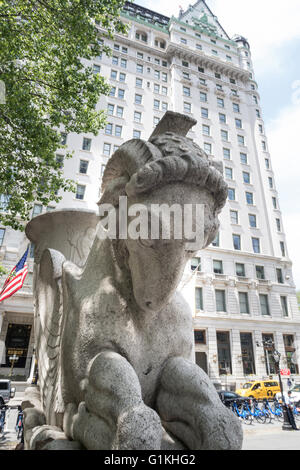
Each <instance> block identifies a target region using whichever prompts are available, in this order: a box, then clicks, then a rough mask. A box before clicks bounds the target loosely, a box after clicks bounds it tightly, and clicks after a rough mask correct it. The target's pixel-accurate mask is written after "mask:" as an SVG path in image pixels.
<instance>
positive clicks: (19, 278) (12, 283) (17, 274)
mask: <svg viewBox="0 0 300 470" xmlns="http://www.w3.org/2000/svg"><path fill="white" fill-rule="evenodd" d="M28 251H29V246H28V248H27V250H26V251H25V253H24V255H23V256H22V258H21V259H20V261H19V262H18V263H17V264H16V266H15V267H14V268H13V269H12V270H11V272H10V275H9V276H8V278H7V279H6V281H5V283H4V286H3V288H2V291H1V292H0V302H1V301H2V300H5V299H7V298H8V297H10V296H11V295H13V294H14V293H15V292H17V290H19V289H21V287H22V286H23V284H24V281H25V278H26V276H27V273H28V267H27V264H25V263H26V259H27V256H28Z"/></svg>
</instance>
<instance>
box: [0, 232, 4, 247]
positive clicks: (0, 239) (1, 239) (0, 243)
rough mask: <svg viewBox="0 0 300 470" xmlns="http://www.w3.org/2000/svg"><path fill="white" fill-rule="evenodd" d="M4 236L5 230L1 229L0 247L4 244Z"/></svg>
mask: <svg viewBox="0 0 300 470" xmlns="http://www.w3.org/2000/svg"><path fill="white" fill-rule="evenodd" d="M4 236H5V228H0V246H2V244H3V240H4Z"/></svg>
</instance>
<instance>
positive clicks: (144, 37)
mask: <svg viewBox="0 0 300 470" xmlns="http://www.w3.org/2000/svg"><path fill="white" fill-rule="evenodd" d="M135 39H137V40H138V41H142V42H148V35H147V33H145V31H136V33H135Z"/></svg>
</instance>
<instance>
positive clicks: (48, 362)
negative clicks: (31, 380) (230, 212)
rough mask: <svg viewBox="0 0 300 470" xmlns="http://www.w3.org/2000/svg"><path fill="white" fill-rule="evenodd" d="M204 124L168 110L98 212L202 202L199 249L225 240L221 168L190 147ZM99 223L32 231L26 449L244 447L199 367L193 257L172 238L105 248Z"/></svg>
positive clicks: (112, 171)
mask: <svg viewBox="0 0 300 470" xmlns="http://www.w3.org/2000/svg"><path fill="white" fill-rule="evenodd" d="M195 124H196V121H195V120H193V119H190V118H188V117H186V116H183V115H180V114H177V113H172V112H167V113H166V115H165V116H164V118H163V119H162V120H161V121H160V123H159V124H158V126H157V127H156V129H155V131H154V132H153V134H152V136H151V137H150V139H149V141H148V142H145V141H142V140H139V139H134V140H131V141H129V142H126V143H125V144H123V145H122V146H121V147H120V148H119V149H118V150H117V151H116V152H115V153H114V155H113V156H112V157H111V159H110V160H109V162H108V164H107V166H106V169H105V173H104V176H103V184H102V197H101V200H100V202H99V204H100V207H101V205H103V204H110V205H111V206H112V207H113V208H114V209H115V210H116V213H118V211H119V201H120V197H125V196H126V197H127V204H128V207H129V208H130V207H132V205H133V204H140V205H143V206H144V207H145V206H146V207H150V205H153V204H162V203H164V204H167V205H168V206H169V207H170V206H172V204H180V205H181V206H184V205H188V204H195V203H197V204H202V205H204V236H203V242H202V245H201V246H200V247H197V249H196V248H195V249H194V250H195V251H198V249H200V248H204V247H206V246H208V245H209V244H210V243H211V242H212V240H213V239H214V238H215V236H216V233H217V230H218V227H219V222H218V214H219V212H220V211H221V209H222V207H223V206H224V204H225V201H226V197H227V186H226V184H225V182H224V180H223V177H222V174H221V171H222V170H221V165H220V164H219V163H218V162H214V161H213V160H210V159H209V158H208V156H207V155H206V154H205V153H204V152H203V151H202V150H201V149H200V148H199V147H198V146H197V145H196V144H195V143H193V142H192V141H191V140H190V139H188V138H187V137H186V134H187V132H188V131H189V129H190V128H191V127H192V126H193V125H195ZM100 219H101V217H100V218H99V219H97V218H96V216H94V215H93V214H89V213H85V212H81V211H67V210H66V211H58V212H54V213H51V214H46V215H43V216H38V217H36V218H34V219H33V220H32V221H31V222H30V223H29V224H28V226H27V228H26V234H27V236H28V238H29V239H30V240H32V241H34V243H35V244H36V246H37V251H36V257H35V277H34V292H35V334H36V353H37V359H38V364H39V384H38V385H39V388H36V387H31V388H29V389H28V390H27V397H26V400H25V402H24V403H23V408H24V409H25V446H26V448H29V449H40V448H43V449H57V448H67V449H70V448H72V449H79V448H85V449H105V450H108V449H116V450H121V449H122V450H124V449H127V450H141V449H148V450H150V449H151V450H152V449H193V450H194V449H239V448H241V445H242V431H241V427H240V424H239V422H238V420H237V419H236V418H235V417H234V415H233V413H232V412H231V411H230V410H228V409H227V408H226V407H225V406H224V405H223V404H222V402H221V401H220V399H219V397H218V394H217V392H216V390H215V388H214V386H213V385H212V383H211V382H210V380H209V378H208V376H207V375H206V374H205V373H204V371H203V370H202V369H200V368H199V367H198V366H197V365H196V364H194V363H193V341H194V337H193V327H192V315H191V312H190V310H189V307H188V305H187V304H186V302H185V301H184V299H183V298H182V296H181V295H180V293H179V292H177V286H178V283H179V281H180V279H181V276H182V273H183V270H184V267H185V265H186V263H187V262H188V260H189V259H190V258H191V257H193V256H195V254H194V251H191V250H188V251H187V249H186V246H187V245H186V240H184V239H176V238H175V237H174V233H173V231H172V234H171V237H170V239H169V240H166V239H163V238H159V239H155V240H151V239H150V240H149V239H147V240H146V239H142V238H139V239H132V238H130V237H129V238H127V239H126V238H124V239H123V238H120V232H117V237H116V239H110V238H108V237H106V238H104V237H103V236H102V235H103V230H104V229H103V220H100ZM102 219H103V217H102ZM129 219H130V217H129ZM129 219H128V220H129ZM59 221H64V222H63V223H60V222H59ZM97 222H99V223H98V225H97ZM127 222H128V221H127ZM193 222H194V226H197V220H194V221H193ZM56 228H57V230H58V231H59V237H58V236H56V237H55V235H53V232H55V230H56ZM118 229H119V230H120V227H118ZM76 230H77V232H79V231H80V232H81V233H82V234H83V236H86V237H87V243H90V241H91V233H95V237H94V240H93V242H92V245H91V247H90V250H89V252H88V255H87V257H86V253H87V250H82V249H81V253H82V255H78V253H79V252H80V250H79V251H78V250H74V242H72V241H70V233H71V234H74V237H73V238H74V240H77V244H78V239H79V238H80V237H78V236H76ZM104 232H105V230H104ZM100 233H101V234H102V235H101V236H100ZM75 245H76V244H75ZM76 246H77V245H76ZM78 246H80V247H81V248H82V247H83V246H85V241H84V240H82V238H81V239H80V243H79V245H78ZM88 246H90V245H88ZM75 251H76V253H77V258H76V257H75V254H74V253H75ZM78 256H79V258H80V256H81V258H80V259H78ZM74 257H75V258H74ZM74 261H75V262H74Z"/></svg>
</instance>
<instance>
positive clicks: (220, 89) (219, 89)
mask: <svg viewBox="0 0 300 470" xmlns="http://www.w3.org/2000/svg"><path fill="white" fill-rule="evenodd" d="M216 89H217V90H218V91H223V87H222V85H220V84H219V83H217V84H216Z"/></svg>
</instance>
